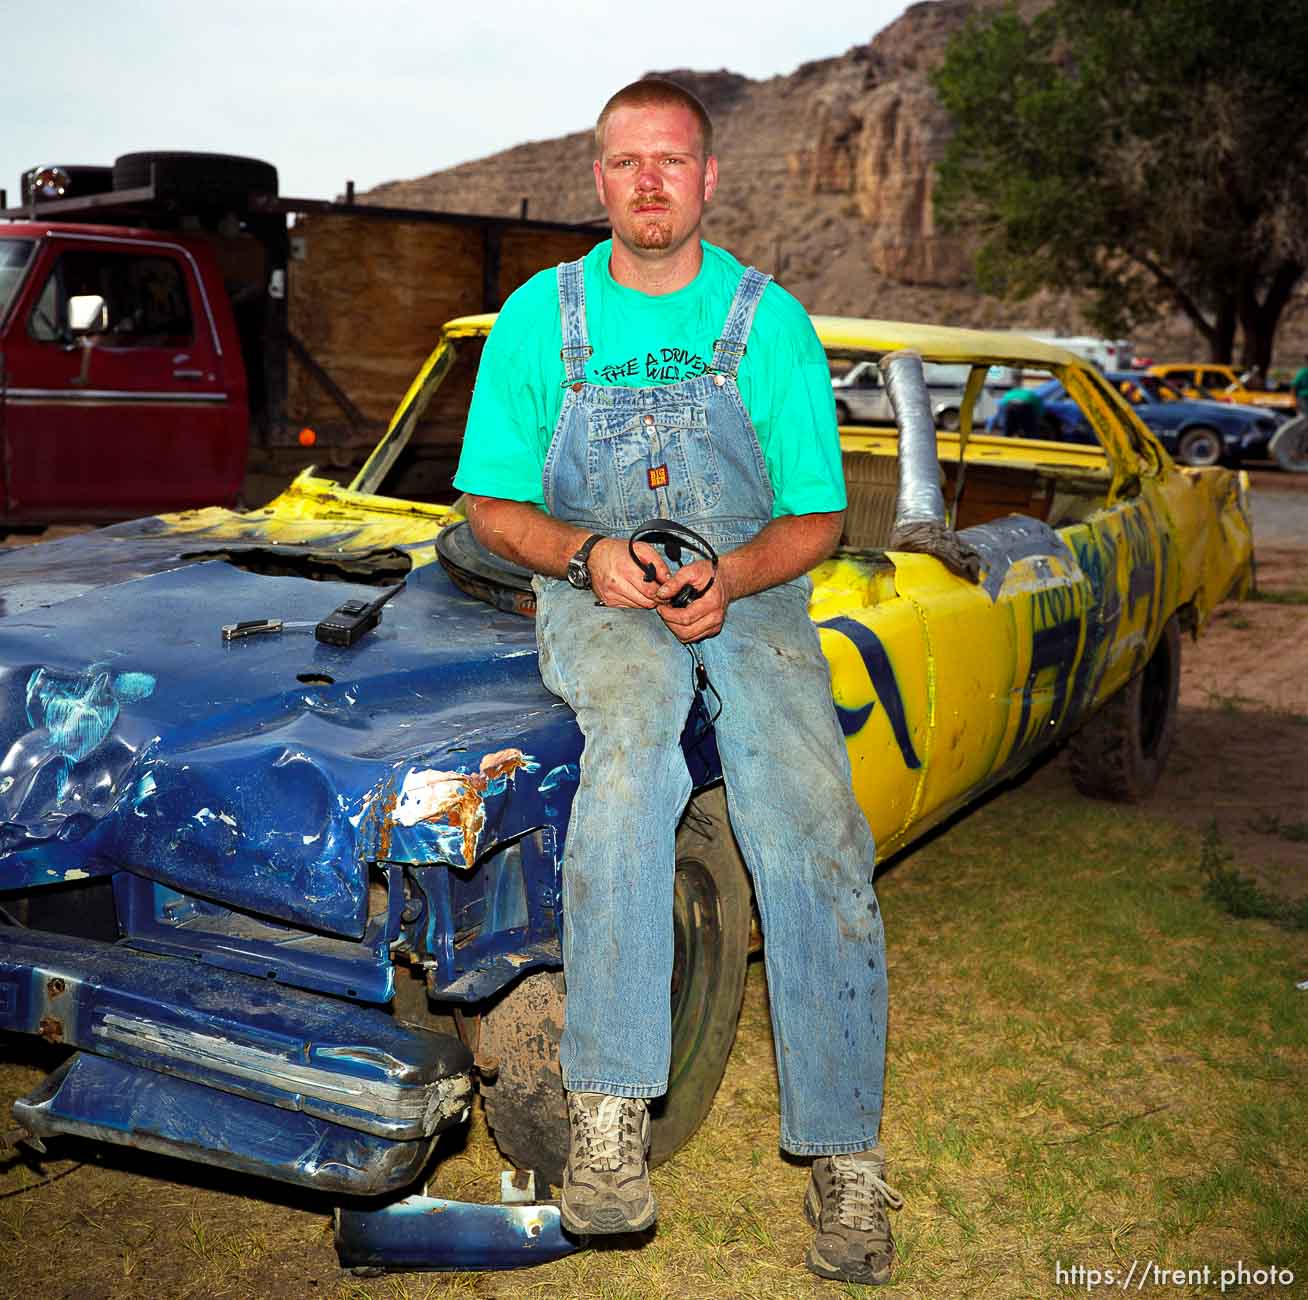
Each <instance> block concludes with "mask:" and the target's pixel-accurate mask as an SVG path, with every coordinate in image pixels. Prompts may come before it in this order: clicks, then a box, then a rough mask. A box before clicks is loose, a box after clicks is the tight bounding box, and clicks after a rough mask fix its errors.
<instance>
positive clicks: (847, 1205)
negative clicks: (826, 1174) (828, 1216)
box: [831, 1155, 904, 1232]
mask: <svg viewBox="0 0 1308 1300" xmlns="http://www.w3.org/2000/svg"><path fill="white" fill-rule="evenodd" d="M876 1169H877V1166H876V1165H873V1164H869V1163H868V1162H867V1161H864V1160H855V1159H854V1158H853V1157H852V1156H847V1155H845V1156H832V1157H831V1185H832V1189H833V1192H834V1199H835V1202H836V1218H837V1219H839V1221H840V1222H841V1223H842V1224H844V1225H845V1227H847V1228H853V1229H854V1231H855V1232H871V1231H873V1230H874V1229H876V1228H878V1227H881V1226H882V1225H885V1224H886V1223H887V1219H886V1207H887V1206H889V1208H890V1209H892V1210H899V1209H902V1208H903V1205H904V1198H903V1197H902V1196H900V1194H899V1193H898V1192H897V1191H895V1189H894V1188H893V1187H891V1186H890V1184H889V1183H888V1182H886V1180H885V1179H884V1178H882V1177H881V1175H880V1174H879V1173H877V1172H876Z"/></svg>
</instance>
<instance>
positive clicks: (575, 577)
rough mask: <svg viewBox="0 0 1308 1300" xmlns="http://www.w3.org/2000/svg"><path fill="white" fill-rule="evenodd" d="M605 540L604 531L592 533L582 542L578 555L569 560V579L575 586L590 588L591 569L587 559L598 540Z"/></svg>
mask: <svg viewBox="0 0 1308 1300" xmlns="http://www.w3.org/2000/svg"><path fill="white" fill-rule="evenodd" d="M603 540H604V534H603V533H591V535H590V536H589V537H588V538H586V540H585V541H584V542H582V544H581V546H580V547H579V548H578V550H577V553H576V555H574V556H573V557H572V559H570V560H569V561H568V581H569V582H570V583H572V585H573V586H574V587H577V588H579V589H580V590H582V591H589V590H590V570H589V569H588V568H587V567H586V561H587V560H589V559H590V553H591V551H593V550H594V549H595V543H596V542H602V541H603Z"/></svg>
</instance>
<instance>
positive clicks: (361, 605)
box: [313, 582, 404, 646]
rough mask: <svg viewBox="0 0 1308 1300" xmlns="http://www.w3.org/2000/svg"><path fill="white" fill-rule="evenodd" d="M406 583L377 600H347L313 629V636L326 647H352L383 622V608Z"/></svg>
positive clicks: (391, 589) (388, 590)
mask: <svg viewBox="0 0 1308 1300" xmlns="http://www.w3.org/2000/svg"><path fill="white" fill-rule="evenodd" d="M403 590H404V583H402V582H401V583H399V584H398V585H397V586H394V587H390V588H388V589H387V590H386V591H385V592H384V593H383V594H382V595H380V596H378V597H377V599H376V600H347V601H346V602H345V604H343V605H340V606H338V607H337V608H336V609H334V610H332V612H331V613H330V614H328V615H327V617H326V618H325V619H323V620H322V622H320V623H319V624H318V626H317V627H315V628H314V629H313V635H314V636H315V637H316V638H317V639H318V640H319V641H321V642H322V643H323V644H324V645H338V646H352V645H353V644H354V643H355V642H356V641H357V640H358V639H359V638H360V637H361V636H362V635H363V634H364V633H365V632H368V631H371V630H372V629H373V628H374V627H376V626H377V624H378V623H380V622H381V607H382V606H383V605H384V604H385V603H386V602H387V601H388V600H390V598H391V597H392V596H393V595H395V593H396V592H397V591H403Z"/></svg>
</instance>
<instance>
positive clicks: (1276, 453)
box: [1267, 415, 1308, 474]
mask: <svg viewBox="0 0 1308 1300" xmlns="http://www.w3.org/2000/svg"><path fill="white" fill-rule="evenodd" d="M1267 452H1268V455H1270V456H1271V458H1272V459H1273V460H1274V461H1275V462H1276V463H1277V464H1278V465H1279V466H1280V467H1281V468H1282V469H1283V470H1286V471H1288V472H1289V473H1291V474H1308V415H1299V416H1296V417H1295V418H1294V419H1293V420H1287V421H1286V423H1285V424H1283V425H1281V427H1280V428H1279V429H1278V430H1277V431H1276V433H1275V435H1274V436H1273V438H1272V441H1271V442H1270V443H1269V444H1268V447H1267Z"/></svg>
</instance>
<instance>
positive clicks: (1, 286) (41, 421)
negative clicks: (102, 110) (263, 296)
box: [0, 222, 250, 525]
mask: <svg viewBox="0 0 1308 1300" xmlns="http://www.w3.org/2000/svg"><path fill="white" fill-rule="evenodd" d="M249 418H250V417H249V401H248V392H247V381H246V372H245V367H244V365H243V363H242V358H241V346H240V339H239V337H238V333H237V328H236V323H235V318H234V315H233V307H232V303H231V300H230V299H229V296H228V293H227V292H226V290H225V287H224V282H223V277H222V275H221V274H220V272H219V269H218V266H217V264H216V262H215V259H214V256H213V253H212V251H211V249H210V247H209V245H208V243H207V241H206V240H204V239H202V238H191V237H188V236H187V235H185V234H181V233H171V232H169V233H163V232H160V231H155V230H142V229H137V228H134V227H125V226H99V225H86V224H81V223H77V224H60V223H57V222H11V223H6V224H4V225H0V443H2V444H3V446H2V450H3V457H2V458H0V463H2V464H3V483H2V484H0V486H2V488H3V496H2V498H0V525H14V524H18V525H21V524H24V523H48V522H51V521H52V520H64V519H88V520H93V519H104V518H113V517H117V518H122V517H124V516H127V515H140V514H149V513H152V512H154V511H158V510H162V509H176V508H179V507H181V508H184V507H188V506H199V505H214V504H225V505H231V504H233V503H234V502H235V501H236V498H237V495H238V494H239V492H240V490H241V483H242V480H243V478H244V475H245V466H246V455H247V449H248V446H249Z"/></svg>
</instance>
